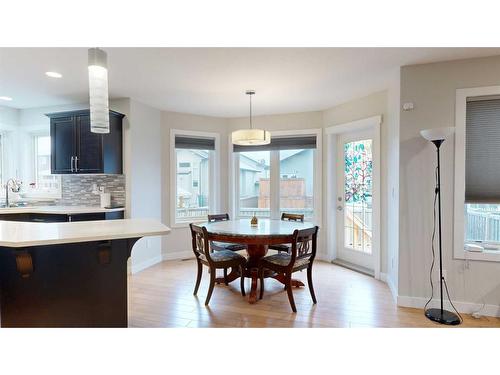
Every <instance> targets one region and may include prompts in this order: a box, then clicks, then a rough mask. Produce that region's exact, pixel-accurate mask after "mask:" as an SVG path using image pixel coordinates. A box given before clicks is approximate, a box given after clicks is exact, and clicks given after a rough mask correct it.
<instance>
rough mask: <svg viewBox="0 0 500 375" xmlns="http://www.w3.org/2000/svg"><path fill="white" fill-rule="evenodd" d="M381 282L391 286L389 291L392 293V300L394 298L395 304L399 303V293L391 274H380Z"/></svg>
mask: <svg viewBox="0 0 500 375" xmlns="http://www.w3.org/2000/svg"><path fill="white" fill-rule="evenodd" d="M380 281H383V282H384V283H386V284H387V286H389V290H390V291H391V294H392V298H394V302H396V303H397V301H398V291H397V289H396V285H395V284H394V280H393V279H392V277H390V276H389V274H387V273H384V272H380Z"/></svg>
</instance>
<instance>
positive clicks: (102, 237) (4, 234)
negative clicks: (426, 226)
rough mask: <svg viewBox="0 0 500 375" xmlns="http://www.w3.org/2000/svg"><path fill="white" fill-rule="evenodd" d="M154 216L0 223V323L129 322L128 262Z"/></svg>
mask: <svg viewBox="0 0 500 375" xmlns="http://www.w3.org/2000/svg"><path fill="white" fill-rule="evenodd" d="M169 232H170V229H169V228H168V227H166V226H165V225H163V224H161V223H160V222H158V221H156V220H149V219H122V220H109V221H85V222H69V223H26V222H13V221H0V312H1V321H0V325H1V327H127V324H128V320H127V260H128V258H129V257H130V255H131V252H132V247H133V246H134V244H135V243H136V242H137V240H139V239H140V238H142V237H145V236H159V235H165V234H168V233H169Z"/></svg>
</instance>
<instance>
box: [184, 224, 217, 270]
mask: <svg viewBox="0 0 500 375" xmlns="http://www.w3.org/2000/svg"><path fill="white" fill-rule="evenodd" d="M189 227H190V228H191V239H192V246H193V252H194V255H195V256H196V258H200V257H202V258H205V259H206V260H207V261H208V262H211V261H212V258H211V257H210V251H209V249H210V247H209V244H208V232H207V229H206V228H205V227H200V226H198V225H194V224H189Z"/></svg>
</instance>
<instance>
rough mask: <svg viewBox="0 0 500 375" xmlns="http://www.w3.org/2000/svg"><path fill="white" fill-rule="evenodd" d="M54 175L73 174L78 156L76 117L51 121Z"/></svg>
mask: <svg viewBox="0 0 500 375" xmlns="http://www.w3.org/2000/svg"><path fill="white" fill-rule="evenodd" d="M50 138H51V152H52V155H51V165H50V169H51V172H52V174H62V173H72V172H73V170H74V166H73V165H74V164H73V160H74V157H75V156H76V126H75V118H74V117H61V118H54V119H51V120H50Z"/></svg>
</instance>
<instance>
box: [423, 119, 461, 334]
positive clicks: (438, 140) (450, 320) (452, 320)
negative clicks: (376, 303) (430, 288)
mask: <svg viewBox="0 0 500 375" xmlns="http://www.w3.org/2000/svg"><path fill="white" fill-rule="evenodd" d="M454 131H455V128H453V127H446V128H435V129H426V130H422V131H421V132H420V134H421V135H422V137H424V138H425V139H427V140H428V141H430V142H432V143H434V146H436V154H437V168H436V173H437V178H436V188H435V190H434V192H435V194H436V196H437V200H438V220H439V226H438V235H439V286H440V296H441V307H440V308H439V309H426V310H425V316H426V317H427V318H428V319H430V320H433V321H435V322H438V323H441V324H448V325H457V324H460V323H461V320H460V318H459V317H458V315H457V314H455V313H453V312H451V311H447V310H445V309H444V308H443V282H446V281H445V280H444V278H443V252H442V249H443V245H442V240H441V163H440V158H439V156H440V155H439V148H440V147H441V144H442V143H443V142H444V141H445V140H446V139H447V138H449V137H450V136H451V135H453V133H454ZM434 204H435V203H434ZM434 207H435V206H434ZM431 277H432V275H431ZM431 298H432V297H431ZM448 298H449V297H448ZM450 302H451V301H450Z"/></svg>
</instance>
